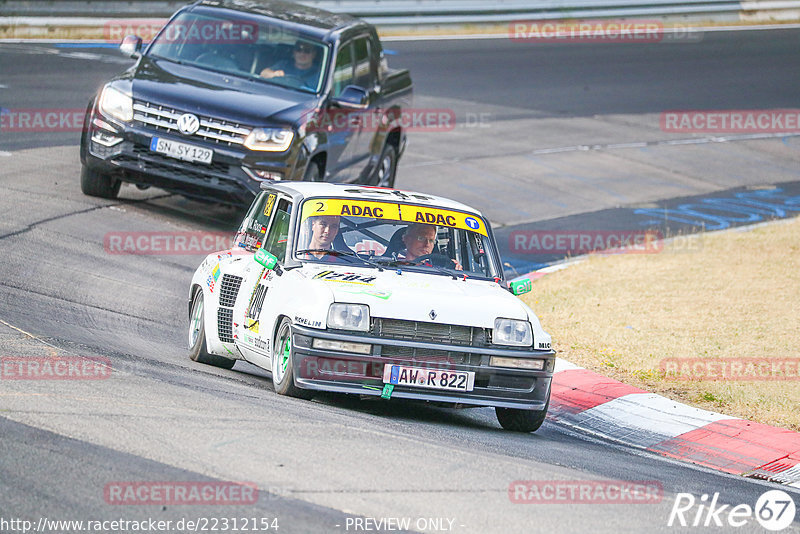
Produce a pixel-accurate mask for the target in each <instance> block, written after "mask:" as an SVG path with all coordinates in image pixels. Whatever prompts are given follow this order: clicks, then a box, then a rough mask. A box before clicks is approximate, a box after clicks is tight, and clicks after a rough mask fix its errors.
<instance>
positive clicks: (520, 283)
mask: <svg viewBox="0 0 800 534" xmlns="http://www.w3.org/2000/svg"><path fill="white" fill-rule="evenodd" d="M508 289H509V291H511V292H512V293H513V294H515V295H517V296H519V295H524V294H525V293H528V292H529V291H530V290H531V279H530V278H524V279H522V280H516V281H514V282H509V284H508Z"/></svg>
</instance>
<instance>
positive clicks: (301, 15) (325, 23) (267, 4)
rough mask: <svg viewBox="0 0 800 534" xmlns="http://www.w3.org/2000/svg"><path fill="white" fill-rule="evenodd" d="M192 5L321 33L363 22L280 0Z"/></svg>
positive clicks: (215, 1)
mask: <svg viewBox="0 0 800 534" xmlns="http://www.w3.org/2000/svg"><path fill="white" fill-rule="evenodd" d="M194 5H197V6H205V7H219V8H224V9H233V10H236V11H243V12H245V13H253V14H256V15H264V16H266V17H270V18H273V19H276V20H281V21H285V22H289V23H292V24H299V25H302V26H308V27H310V28H314V29H317V30H322V32H321V33H322V34H325V33H328V32H330V31H332V30H335V29H340V28H345V27H348V26H353V25H356V24H364V22H363V21H361V20H359V19H357V18H355V17H351V16H350V15H345V14H343V13H331V12H330V11H325V10H323V9H317V8H314V7H309V6H304V5H301V4H295V3H292V2H284V1H281V0H201V1H199V2H197V3H196V4H194Z"/></svg>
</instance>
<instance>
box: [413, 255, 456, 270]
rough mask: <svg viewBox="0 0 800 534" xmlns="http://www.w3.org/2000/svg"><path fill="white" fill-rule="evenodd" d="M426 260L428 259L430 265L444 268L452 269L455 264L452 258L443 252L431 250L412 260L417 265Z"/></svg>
mask: <svg viewBox="0 0 800 534" xmlns="http://www.w3.org/2000/svg"><path fill="white" fill-rule="evenodd" d="M426 260H427V261H429V262H430V263H431V265H433V266H434V267H444V268H446V269H447V268H450V269H452V268H453V267H454V266H455V264H454V263H453V260H451V259H450V258H448V257H447V256H445V255H444V254H438V253H436V252H433V253H431V254H425V255H423V256H417V257H416V258H414V259H413V260H412V261H413V264H414V265H419V264H421V263H422V262H424V261H426Z"/></svg>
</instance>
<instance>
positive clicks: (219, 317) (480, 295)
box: [189, 182, 555, 432]
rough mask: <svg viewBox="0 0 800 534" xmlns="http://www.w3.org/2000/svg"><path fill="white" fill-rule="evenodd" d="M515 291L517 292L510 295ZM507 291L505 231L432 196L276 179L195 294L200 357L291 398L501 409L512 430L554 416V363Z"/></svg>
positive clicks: (519, 288) (532, 321)
mask: <svg viewBox="0 0 800 534" xmlns="http://www.w3.org/2000/svg"><path fill="white" fill-rule="evenodd" d="M509 286H510V287H509ZM529 290H530V280H524V281H523V282H518V283H512V284H508V283H507V282H506V280H505V278H504V275H503V269H502V263H501V260H500V256H499V254H498V252H497V247H496V245H495V242H494V237H493V234H492V230H491V228H490V226H489V224H488V223H487V221H486V220H485V219H484V218H483V217H482V216H481V214H480V213H479V212H478V211H476V210H474V209H472V208H470V207H468V206H465V205H463V204H460V203H457V202H454V201H451V200H447V199H444V198H440V197H435V196H432V195H427V194H420V193H413V192H407V191H398V190H393V189H383V188H372V187H364V186H353V185H338V184H329V183H308V182H291V183H290V182H283V183H281V182H278V183H272V184H264V185H263V186H262V191H261V193H260V194H259V195H258V196H257V197H256V199H255V201H254V202H253V205H252V206H251V207H250V210H249V211H248V213H247V215H246V217H245V219H244V221H243V222H242V225H241V227H240V229H239V232H238V233H237V235H236V239H235V242H234V245H233V247H232V248H231V249H230V250H227V251H224V252H219V253H215V254H211V255H209V256H208V257H207V258H206V259H205V261H203V263H202V265H200V267H199V268H198V269H197V271H196V272H195V274H194V277H193V278H192V285H191V289H190V304H189V311H190V320H189V345H190V349H191V358H192V359H193V360H195V361H198V362H202V363H207V364H211V365H216V366H219V367H224V368H228V369H230V368H231V367H233V365H234V363H235V362H236V360H238V359H242V360H246V361H248V362H250V363H252V364H254V365H257V366H259V367H262V368H264V369H266V370H268V371H270V372H271V373H272V381H273V383H274V384H275V390H276V391H277V392H278V393H279V394H282V395H290V396H294V397H306V398H307V397H310V396H311V395H312V394H313V392H314V390H322V391H331V392H340V393H353V394H359V395H375V396H378V397H382V398H384V399H391V398H404V399H417V400H423V401H431V402H437V403H446V404H451V405H455V404H457V405H460V406H493V407H495V409H496V413H497V418H498V420H499V421H500V424H501V425H502V426H503V428H506V429H509V430H516V431H523V432H532V431H535V430H536V429H538V428H539V427H540V426H541V424H542V422H543V421H544V418H545V414H546V412H547V407H548V403H549V399H550V382H551V379H552V376H553V369H554V366H555V353H554V352H553V350H551V347H550V336H549V335H548V334H547V333H546V332H545V331H544V330H542V327H541V325H540V324H539V320H538V319H537V317H536V315H535V314H534V313H533V311H532V310H531V309H530V308H529V307H528V306H526V305H525V304H524V303H523V302H522V301H521V300H520V299H518V298H517V297H515V296H514V295H518V294H521V293H524V292H526V291H529Z"/></svg>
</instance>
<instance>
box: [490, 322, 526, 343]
mask: <svg viewBox="0 0 800 534" xmlns="http://www.w3.org/2000/svg"><path fill="white" fill-rule="evenodd" d="M492 343H494V344H495V345H515V346H520V347H530V346H531V345H533V332H532V331H531V323H529V322H528V321H516V320H514V319H499V318H498V319H495V320H494V331H493V332H492Z"/></svg>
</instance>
